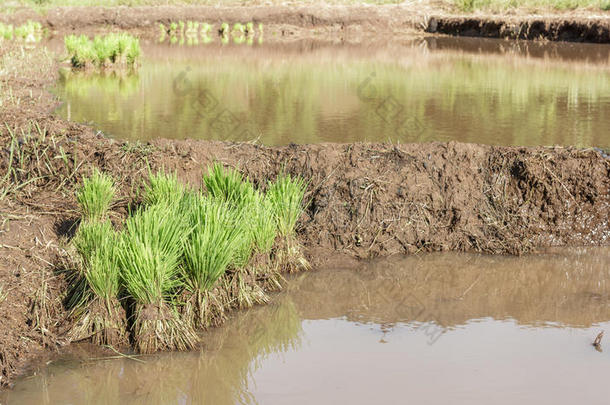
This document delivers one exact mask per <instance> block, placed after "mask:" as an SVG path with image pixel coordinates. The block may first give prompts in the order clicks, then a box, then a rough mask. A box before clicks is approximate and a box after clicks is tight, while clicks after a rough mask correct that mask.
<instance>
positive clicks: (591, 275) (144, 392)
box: [2, 248, 610, 405]
mask: <svg viewBox="0 0 610 405" xmlns="http://www.w3.org/2000/svg"><path fill="white" fill-rule="evenodd" d="M609 264H610V249H609V248H597V249H571V250H567V251H566V250H562V251H550V252H547V253H544V254H540V255H533V256H526V257H521V258H517V257H502V256H495V257H492V256H480V255H470V254H447V253H444V254H430V255H423V256H411V257H397V258H392V259H384V260H378V261H374V262H370V263H366V264H362V265H361V266H360V267H359V268H356V269H354V268H351V269H332V270H330V269H329V270H325V271H318V272H309V273H305V274H301V275H298V276H296V277H294V278H292V279H291V280H290V283H289V287H288V288H287V289H286V291H284V292H282V293H280V294H279V295H277V296H275V297H274V299H273V302H272V303H271V305H268V306H265V307H258V308H254V309H252V310H249V311H244V312H240V313H238V314H237V315H236V316H235V317H234V318H233V319H232V320H231V321H229V322H228V323H227V324H226V325H225V326H223V327H221V328H218V329H215V330H212V331H209V332H206V333H205V335H204V342H205V345H204V347H203V348H202V349H201V350H199V351H194V352H188V353H164V354H159V355H155V356H148V357H138V358H137V360H138V361H136V360H133V359H127V358H119V359H113V360H106V361H93V360H91V361H86V358H87V357H92V356H93V355H89V356H88V355H87V354H86V353H85V354H80V355H78V356H76V355H74V354H73V355H71V356H64V357H62V358H60V359H58V360H56V361H54V362H53V363H52V364H51V365H50V366H49V367H46V368H43V369H41V370H40V371H39V372H38V373H37V374H36V375H35V376H33V377H30V378H26V379H23V380H21V381H19V382H18V383H17V385H16V387H15V389H14V390H13V391H11V392H8V393H5V397H4V400H3V401H2V403H8V404H119V403H125V404H219V405H223V404H238V403H244V404H338V403H349V404H377V403H378V404H405V403H416V404H441V403H442V404H489V403H493V404H515V403H535V404H573V403H583V404H605V403H607V400H608V398H609V397H610V385H609V384H608V383H607V379H608V375H610V343H609V346H608V350H607V351H602V352H598V351H596V350H595V349H594V348H593V347H592V345H591V342H592V341H593V339H594V338H595V335H596V334H597V333H598V332H599V330H601V329H609V328H610V285H609V284H608V281H609V275H610V267H609V266H608V265H609Z"/></svg>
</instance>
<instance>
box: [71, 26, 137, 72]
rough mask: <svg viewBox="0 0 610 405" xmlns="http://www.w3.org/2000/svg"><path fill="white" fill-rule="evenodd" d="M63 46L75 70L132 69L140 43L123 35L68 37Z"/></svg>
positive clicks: (127, 35)
mask: <svg viewBox="0 0 610 405" xmlns="http://www.w3.org/2000/svg"><path fill="white" fill-rule="evenodd" d="M64 44H65V47H66V51H67V53H68V56H69V57H70V61H71V63H72V66H73V67H75V68H92V67H98V68H110V67H133V66H136V65H137V61H138V58H139V56H140V41H139V40H138V39H137V38H135V37H133V36H131V35H129V34H125V33H110V34H107V35H103V36H96V37H95V38H94V39H93V40H91V39H89V37H87V36H86V35H78V36H77V35H68V36H66V37H65V38H64Z"/></svg>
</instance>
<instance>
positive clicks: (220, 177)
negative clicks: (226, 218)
mask: <svg viewBox="0 0 610 405" xmlns="http://www.w3.org/2000/svg"><path fill="white" fill-rule="evenodd" d="M203 184H204V185H205V188H206V190H207V192H208V195H209V196H210V197H212V198H216V199H220V200H222V201H225V202H227V203H228V204H230V205H231V206H232V207H233V208H234V209H235V211H236V212H237V213H238V215H239V216H240V217H242V221H243V222H242V224H243V225H245V224H247V223H248V222H251V221H249V218H250V216H251V215H252V206H253V205H254V202H255V199H256V191H255V190H254V186H253V185H252V183H251V182H250V181H248V180H247V179H244V177H243V175H242V174H241V173H240V172H239V171H237V170H235V169H232V168H227V169H225V168H224V167H223V166H222V165H221V164H219V163H215V164H214V165H213V166H212V167H211V168H210V169H209V170H208V173H207V175H204V176H203ZM243 234H244V241H243V243H242V244H241V246H240V248H239V249H238V250H237V251H236V253H235V256H234V258H233V262H232V264H233V266H234V267H237V268H242V267H245V266H246V265H247V263H248V261H249V260H250V255H251V254H252V249H253V247H254V246H253V240H252V237H251V233H250V232H249V230H248V228H246V229H244V233H243Z"/></svg>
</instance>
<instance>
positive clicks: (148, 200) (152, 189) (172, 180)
mask: <svg viewBox="0 0 610 405" xmlns="http://www.w3.org/2000/svg"><path fill="white" fill-rule="evenodd" d="M183 197H184V186H183V185H182V184H181V183H180V182H179V181H178V175H177V174H176V173H173V174H171V173H165V172H164V171H162V170H160V171H158V172H157V173H156V174H150V176H149V182H148V184H147V185H146V186H145V188H144V204H146V205H155V204H162V205H165V206H170V205H172V204H174V203H179V202H180V201H181V200H182V198H183Z"/></svg>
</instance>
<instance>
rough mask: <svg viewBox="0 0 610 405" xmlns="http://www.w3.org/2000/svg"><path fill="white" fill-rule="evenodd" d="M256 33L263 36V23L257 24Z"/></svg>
mask: <svg viewBox="0 0 610 405" xmlns="http://www.w3.org/2000/svg"><path fill="white" fill-rule="evenodd" d="M258 32H259V34H260V35H263V23H258Z"/></svg>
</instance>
